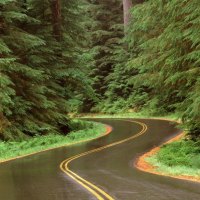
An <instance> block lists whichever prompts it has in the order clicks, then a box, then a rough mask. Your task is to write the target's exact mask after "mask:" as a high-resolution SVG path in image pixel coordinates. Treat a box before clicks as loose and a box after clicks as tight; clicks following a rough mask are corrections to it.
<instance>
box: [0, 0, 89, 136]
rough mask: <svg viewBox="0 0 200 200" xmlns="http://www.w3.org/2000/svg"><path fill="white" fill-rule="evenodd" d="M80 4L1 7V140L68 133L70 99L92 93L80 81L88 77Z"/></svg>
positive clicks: (34, 2) (32, 2)
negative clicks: (81, 94) (83, 56)
mask: <svg viewBox="0 0 200 200" xmlns="http://www.w3.org/2000/svg"><path fill="white" fill-rule="evenodd" d="M84 4H85V3H84V1H81V0H80V1H79V0H77V1H74V0H73V1H72V0H71V1H54V0H49V1H48V0H43V1H39V0H27V1H18V2H16V1H14V0H13V1H12V0H5V1H3V3H2V2H1V3H0V5H1V7H0V9H1V11H2V12H1V16H0V19H1V20H0V21H1V32H0V34H1V41H0V45H1V46H2V48H1V61H0V66H1V67H0V73H1V77H0V83H1V84H0V87H1V92H0V95H1V96H2V98H1V100H0V108H1V110H0V113H1V115H0V117H1V119H3V123H2V125H1V126H0V127H1V129H0V131H1V132H0V133H1V137H2V138H3V139H19V138H21V137H25V136H27V135H28V136H33V135H38V134H47V133H63V134H67V132H68V131H69V126H68V124H69V120H68V118H67V113H68V112H69V111H70V108H69V99H72V98H73V97H74V96H75V95H77V93H79V94H80V93H81V92H82V93H87V94H88V93H89V92H86V88H87V90H89V91H90V93H91V92H92V89H91V87H90V86H89V83H90V81H88V80H87V78H86V79H84V80H83V78H82V77H84V76H85V77H87V75H86V70H85V69H84V68H83V67H82V64H83V63H84V62H85V61H83V60H82V58H81V55H82V54H83V52H84V51H85V50H84V48H85V46H86V44H84V43H83V42H82V41H83V40H84V39H85V35H84V34H82V33H83V32H85V30H86V27H85V25H84V24H83V22H82V18H84V17H83V16H84V15H85V14H87V13H84V15H83V10H82V9H83V7H82V5H84ZM57 9H58V10H57ZM80 91H81V92H80ZM88 95H89V94H88Z"/></svg>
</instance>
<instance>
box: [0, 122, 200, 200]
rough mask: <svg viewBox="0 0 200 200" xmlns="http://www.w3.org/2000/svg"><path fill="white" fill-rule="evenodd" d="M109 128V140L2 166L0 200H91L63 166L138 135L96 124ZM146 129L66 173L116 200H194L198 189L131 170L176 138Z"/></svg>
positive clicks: (125, 126)
mask: <svg viewBox="0 0 200 200" xmlns="http://www.w3.org/2000/svg"><path fill="white" fill-rule="evenodd" d="M96 121H100V122H104V123H106V124H109V125H111V126H112V127H113V131H112V133H111V134H110V135H108V136H106V137H103V138H100V139H97V140H94V141H91V142H86V143H82V144H77V145H74V146H71V147H69V146H68V147H62V148H60V149H55V150H51V151H48V152H43V153H39V154H36V155H33V156H30V157H25V158H22V159H18V160H14V161H10V162H8V163H3V164H1V165H0V200H27V199H28V200H79V199H80V200H90V199H97V198H96V197H95V195H93V194H92V193H91V192H90V191H88V190H87V189H86V188H84V187H83V186H81V185H80V184H79V183H77V182H76V181H75V180H73V179H72V178H71V177H69V176H67V175H66V174H64V173H63V172H62V171H61V170H60V168H59V165H60V163H61V162H62V161H63V160H66V159H68V158H70V157H72V156H75V155H78V154H81V153H83V152H88V151H91V150H93V149H96V148H101V147H103V146H106V145H109V144H111V143H116V142H117V141H121V140H124V139H126V138H129V137H132V136H134V135H136V134H138V133H139V132H141V129H142V127H141V125H140V124H137V123H133V122H129V121H124V120H115V119H101V120H100V119H99V120H96ZM136 121H138V122H142V123H144V124H146V125H147V127H148V129H147V131H146V132H145V134H142V135H140V136H139V137H137V138H135V139H134V140H128V141H126V142H123V143H120V144H117V145H114V146H111V147H110V148H105V149H102V150H101V151H95V152H93V153H90V154H88V155H86V156H83V157H79V158H78V159H75V160H73V161H72V162H71V163H70V164H69V168H70V169H71V170H72V171H73V172H74V173H76V174H78V175H79V176H81V177H82V178H84V179H85V180H87V181H89V182H90V183H92V184H94V185H95V186H97V187H98V188H100V189H101V190H102V191H105V192H106V193H107V194H109V195H110V196H111V197H112V198H113V199H119V200H144V199H145V200H198V199H200V190H199V188H200V184H199V183H195V182H190V181H183V180H177V179H174V178H169V177H163V176H158V175H153V174H148V173H144V172H141V171H139V170H137V169H135V168H134V167H133V162H134V160H135V159H136V158H137V157H138V156H139V155H140V154H142V153H144V152H146V151H148V150H149V149H151V148H153V147H154V146H157V145H159V144H160V143H162V142H164V141H165V140H168V139H169V138H170V137H172V136H174V135H176V134H177V133H178V132H179V130H177V129H176V128H175V127H174V125H173V124H171V123H170V122H167V121H162V120H145V119H141V120H136ZM104 199H107V198H106V197H105V198H104Z"/></svg>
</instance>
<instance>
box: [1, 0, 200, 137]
mask: <svg viewBox="0 0 200 200" xmlns="http://www.w3.org/2000/svg"><path fill="white" fill-rule="evenodd" d="M125 5H127V6H128V8H131V9H130V13H129V14H127V13H125V12H126V10H124V9H123V8H125ZM0 11H1V12H0V138H1V139H3V140H8V139H19V138H24V137H26V136H27V135H29V136H34V135H45V134H47V133H49V132H50V133H55V134H60V133H62V134H67V133H68V132H69V129H70V128H69V127H70V126H69V124H70V119H69V117H68V115H69V113H80V112H101V113H102V112H103V113H112V114H114V113H117V112H127V111H133V112H143V111H147V112H148V113H149V114H151V115H164V114H168V113H177V115H178V117H180V118H181V119H182V121H183V125H184V128H185V129H187V130H188V131H189V133H190V135H192V136H193V138H195V137H197V136H200V114H199V113H200V78H199V77H200V76H199V75H200V37H199V36H200V2H199V0H185V1H183V0H172V1H165V0H157V1H155V0H147V1H144V0H132V2H131V1H130V0H124V1H122V0H109V1H108V0H67V1H64V0H1V1H0ZM124 13H125V14H124ZM124 16H125V18H124Z"/></svg>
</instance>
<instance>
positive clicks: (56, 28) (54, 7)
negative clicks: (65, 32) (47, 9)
mask: <svg viewBox="0 0 200 200" xmlns="http://www.w3.org/2000/svg"><path fill="white" fill-rule="evenodd" d="M51 11H52V25H53V35H54V37H55V39H56V40H57V41H61V38H62V31H61V1H60V0H52V4H51Z"/></svg>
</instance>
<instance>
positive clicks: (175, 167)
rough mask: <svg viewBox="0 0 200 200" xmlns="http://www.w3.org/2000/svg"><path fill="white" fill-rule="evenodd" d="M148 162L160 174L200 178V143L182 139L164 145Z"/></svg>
mask: <svg viewBox="0 0 200 200" xmlns="http://www.w3.org/2000/svg"><path fill="white" fill-rule="evenodd" d="M146 160H147V161H148V162H149V163H151V164H152V165H153V166H156V171H158V172H162V173H165V174H170V175H175V176H177V175H184V176H193V177H197V178H200V141H196V142H195V141H192V140H185V139H182V140H180V141H176V142H173V143H170V144H166V145H163V147H161V149H160V151H159V152H158V153H156V154H155V155H153V156H151V157H148V158H146Z"/></svg>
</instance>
